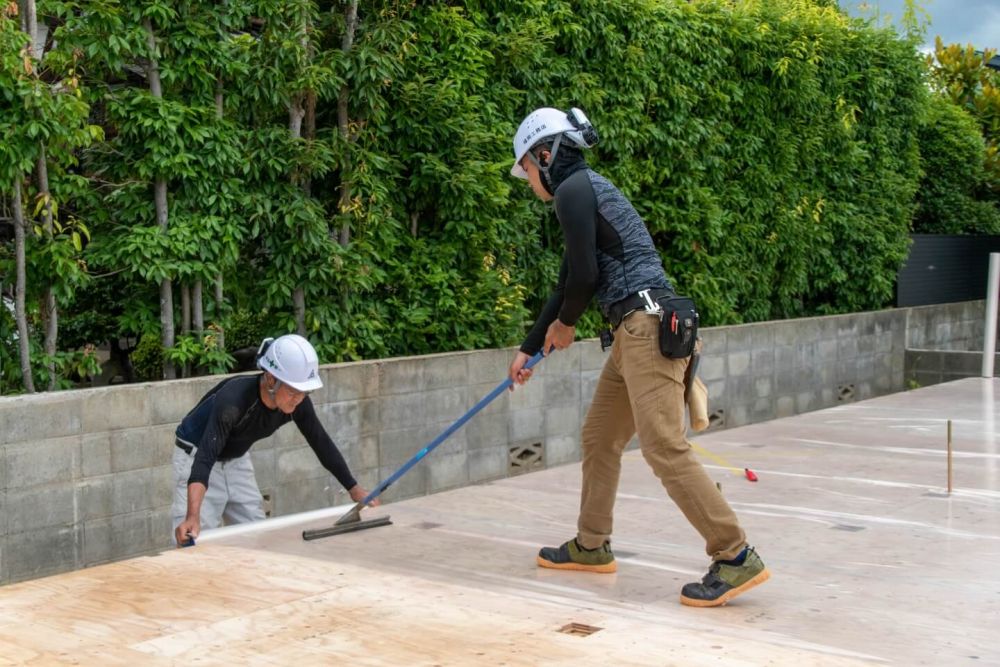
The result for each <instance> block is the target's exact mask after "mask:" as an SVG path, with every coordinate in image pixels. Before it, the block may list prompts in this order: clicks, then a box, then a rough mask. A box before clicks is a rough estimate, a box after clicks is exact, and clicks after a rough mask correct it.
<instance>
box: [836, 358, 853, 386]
mask: <svg viewBox="0 0 1000 667" xmlns="http://www.w3.org/2000/svg"><path fill="white" fill-rule="evenodd" d="M836 367H837V382H839V383H844V382H855V381H856V380H857V379H858V363H857V361H856V360H855V359H838V360H837V364H836Z"/></svg>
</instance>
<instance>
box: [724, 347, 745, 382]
mask: <svg viewBox="0 0 1000 667" xmlns="http://www.w3.org/2000/svg"><path fill="white" fill-rule="evenodd" d="M726 369H727V372H728V374H729V376H730V377H733V376H739V375H747V374H748V373H749V372H750V352H749V351H743V352H730V353H729V355H728V357H727V359H726Z"/></svg>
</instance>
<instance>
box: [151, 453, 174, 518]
mask: <svg viewBox="0 0 1000 667" xmlns="http://www.w3.org/2000/svg"><path fill="white" fill-rule="evenodd" d="M149 478H150V489H151V493H152V495H153V501H152V506H153V509H154V510H156V509H157V508H164V507H170V505H171V503H173V500H174V467H173V465H171V464H168V465H163V466H156V467H155V468H151V469H150V471H149Z"/></svg>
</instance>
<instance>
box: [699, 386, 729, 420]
mask: <svg viewBox="0 0 1000 667" xmlns="http://www.w3.org/2000/svg"><path fill="white" fill-rule="evenodd" d="M702 381H703V382H705V388H706V389H708V401H709V406H708V410H709V412H711V411H712V410H714V409H716V408H720V407H725V403H726V381H725V380H716V381H715V382H709V381H707V380H705V379H704V378H702Z"/></svg>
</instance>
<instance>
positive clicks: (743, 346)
mask: <svg viewBox="0 0 1000 667" xmlns="http://www.w3.org/2000/svg"><path fill="white" fill-rule="evenodd" d="M728 329H729V330H728V331H727V332H726V352H727V353H728V354H734V353H737V352H749V351H750V350H751V349H753V343H752V340H753V339H752V337H751V335H750V329H749V328H748V327H738V326H737V327H728Z"/></svg>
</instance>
